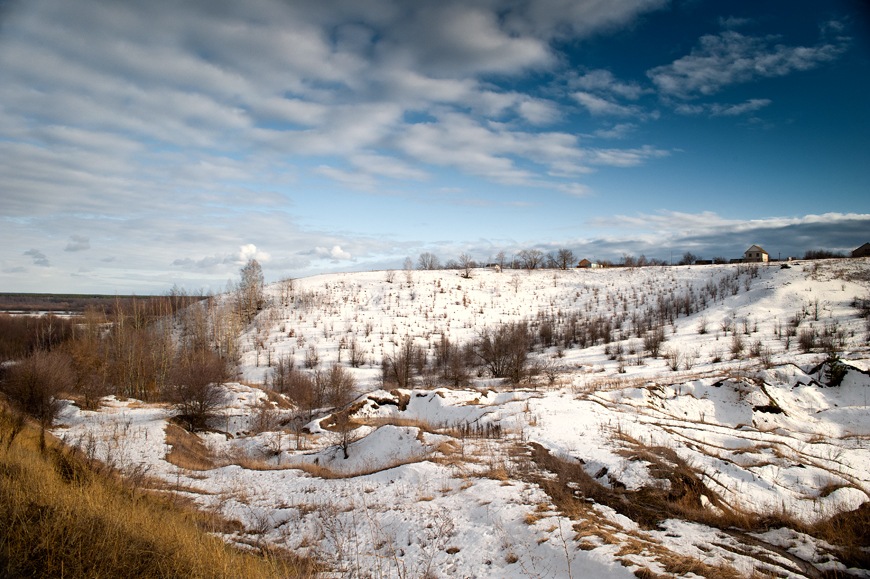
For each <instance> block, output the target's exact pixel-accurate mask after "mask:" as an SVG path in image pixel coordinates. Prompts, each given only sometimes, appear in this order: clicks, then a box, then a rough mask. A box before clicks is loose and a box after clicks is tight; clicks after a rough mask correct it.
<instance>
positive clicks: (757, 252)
mask: <svg viewBox="0 0 870 579" xmlns="http://www.w3.org/2000/svg"><path fill="white" fill-rule="evenodd" d="M743 261H744V262H745V263H767V262H768V261H770V255H768V253H767V252H766V251H764V248H763V247H761V246H760V245H753V246H752V247H750V248H749V249H747V250H746V251H744V252H743Z"/></svg>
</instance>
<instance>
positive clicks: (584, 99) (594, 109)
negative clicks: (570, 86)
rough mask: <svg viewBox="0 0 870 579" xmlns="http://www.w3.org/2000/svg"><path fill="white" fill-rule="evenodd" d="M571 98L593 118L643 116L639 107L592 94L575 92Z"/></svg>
mask: <svg viewBox="0 0 870 579" xmlns="http://www.w3.org/2000/svg"><path fill="white" fill-rule="evenodd" d="M572 96H573V97H574V99H575V100H576V101H577V102H578V103H580V104H581V105H582V106H583V107H584V108H585V109H586V110H587V111H589V114H591V115H593V116H599V115H601V116H617V117H627V116H641V115H642V114H643V113H642V111H641V109H640V108H639V107H636V106H626V105H621V104H619V103H616V102H614V101H612V100H609V99H606V98H603V97H599V96H596V95H593V94H592V93H588V92H582V91H580V92H575V93H574V94H573V95H572Z"/></svg>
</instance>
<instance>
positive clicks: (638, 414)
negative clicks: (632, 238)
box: [55, 260, 870, 577]
mask: <svg viewBox="0 0 870 579" xmlns="http://www.w3.org/2000/svg"><path fill="white" fill-rule="evenodd" d="M267 289H268V293H269V304H270V305H269V307H267V308H266V309H264V310H263V311H261V312H260V313H259V314H258V316H257V318H256V319H255V320H254V322H253V323H252V324H251V325H250V326H249V327H248V328H247V330H246V332H245V334H244V336H243V339H242V343H243V345H244V348H243V350H244V351H243V353H242V357H241V369H240V376H239V380H238V382H234V383H230V384H227V385H225V389H226V392H227V399H226V401H225V405H224V407H223V408H222V409H221V410H220V411H219V413H218V416H216V417H215V418H214V419H213V420H212V423H211V427H212V428H211V430H210V431H209V432H207V433H199V434H198V435H192V434H190V433H187V432H185V431H183V430H182V429H181V428H179V427H178V426H177V425H176V424H175V423H174V422H173V421H172V420H171V418H172V415H173V411H172V409H171V408H168V407H167V406H165V405H148V404H144V403H141V402H139V401H136V400H129V399H128V400H118V399H115V398H107V399H105V400H104V404H103V407H102V408H101V409H100V410H98V411H85V410H80V409H79V408H77V407H75V406H72V405H70V406H68V407H67V408H66V410H65V411H64V412H63V413H62V416H61V421H60V422H61V424H60V426H59V427H58V428H57V429H56V431H55V433H56V434H57V435H58V436H61V437H62V438H63V439H64V440H65V441H67V442H68V443H69V444H73V445H76V446H79V447H81V448H82V449H83V450H85V451H86V453H88V454H89V455H91V456H95V457H97V458H100V459H102V460H105V461H107V462H108V463H110V464H112V465H114V466H116V467H117V468H119V469H121V470H122V471H129V472H141V471H142V470H143V469H144V470H146V471H147V472H148V474H149V475H151V476H153V477H157V478H159V479H162V480H163V481H164V482H165V483H167V484H168V485H169V486H170V487H172V489H174V490H173V492H176V493H179V494H181V495H185V496H186V497H189V498H191V499H192V500H193V501H195V502H196V503H198V504H199V505H201V506H202V507H203V508H204V509H214V510H217V511H219V512H220V513H221V514H222V515H224V516H226V517H228V518H230V519H234V520H238V521H239V522H240V523H241V525H240V527H241V528H242V529H243V530H240V531H238V532H236V533H234V534H231V535H225V536H224V537H223V538H225V539H226V540H227V541H230V542H234V543H238V544H244V545H251V546H255V547H256V546H262V545H267V544H275V545H280V546H282V547H287V548H290V549H292V550H295V551H297V552H300V553H304V554H308V555H312V556H315V557H317V558H319V559H321V560H322V561H323V562H324V563H326V564H327V565H329V566H330V567H331V568H333V569H334V570H336V571H337V572H338V573H339V575H341V576H345V575H346V576H358V577H453V576H468V577H471V576H475V577H483V576H493V577H572V576H573V577H585V576H590V577H591V576H594V577H633V576H643V577H656V576H697V575H701V576H706V577H746V576H752V575H753V574H755V575H756V576H769V575H776V576H795V577H821V576H834V575H835V574H836V573H841V574H844V575H855V576H867V575H868V571H867V569H868V567H870V563H868V561H870V558H868V551H867V548H868V541H867V537H866V530H865V529H866V527H867V522H868V506H867V505H868V499H870V472H868V469H867V465H868V464H870V447H868V440H870V416H868V414H867V402H868V391H870V374H868V369H870V350H868V335H870V325H868V317H867V314H868V311H867V308H868V305H867V304H868V302H867V298H868V297H870V261H867V260H829V261H824V262H821V261H820V262H807V263H805V264H796V265H793V266H792V267H790V268H789V269H781V268H780V267H778V266H773V265H772V266H761V267H757V266H734V265H723V266H694V267H654V268H653V267H650V268H636V269H609V270H593V271H580V270H569V271H553V270H537V271H532V272H525V271H505V272H503V273H498V272H495V271H489V270H473V271H472V272H471V277H470V278H469V279H465V278H463V277H461V276H460V275H459V272H456V271H444V270H442V271H413V272H404V271H399V272H369V273H348V274H334V275H323V276H317V277H312V278H306V279H300V280H295V281H294V282H293V284H292V285H291V284H288V283H281V284H274V285H272V286H269V287H268V288H267ZM517 344H519V345H520V346H519V347H517ZM486 345H488V346H491V347H490V348H489V349H487V348H486V347H484V346H486ZM385 361H386V364H385V363H384V362H385ZM336 366H337V367H339V368H341V372H338V373H336V374H335V376H338V378H340V377H341V376H350V377H352V379H353V380H352V385H353V387H354V391H353V396H350V397H347V396H344V397H341V396H339V395H338V394H336V396H337V398H335V400H339V399H340V400H341V401H342V402H347V404H346V405H345V404H342V405H341V406H340V407H338V408H336V409H333V408H330V407H328V406H319V405H317V404H314V403H311V402H310V401H311V400H312V398H310V397H305V396H302V394H301V392H302V390H301V389H302V388H303V387H304V388H312V385H313V389H314V390H317V389H320V390H322V391H326V390H329V389H330V388H332V389H334V390H335V391H336V392H339V391H340V390H341V384H345V385H347V383H346V382H341V380H338V379H336V380H333V381H332V382H330V376H332V374H330V372H331V371H332V369H333V368H334V367H336ZM385 368H386V370H385ZM494 374H496V375H497V376H494ZM264 386H271V387H272V390H271V391H268V392H267V391H266V389H264V388H263V387H264ZM329 392H332V390H329ZM339 393H340V392H339ZM320 394H321V396H320V398H317V400H319V401H321V403H322V401H323V400H324V399H325V398H324V397H323V392H321V393H320ZM306 401H307V402H306ZM306 404H307V406H306ZM826 573H827V575H825V574H826ZM692 574H694V575H692Z"/></svg>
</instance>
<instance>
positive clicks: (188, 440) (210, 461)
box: [166, 423, 217, 470]
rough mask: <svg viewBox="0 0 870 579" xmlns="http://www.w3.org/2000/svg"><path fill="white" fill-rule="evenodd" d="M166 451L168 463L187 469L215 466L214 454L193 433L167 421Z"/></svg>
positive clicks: (207, 468) (203, 468) (208, 468)
mask: <svg viewBox="0 0 870 579" xmlns="http://www.w3.org/2000/svg"><path fill="white" fill-rule="evenodd" d="M166 444H168V445H169V446H170V447H171V448H170V450H169V452H167V453H166V460H167V462H169V463H170V464H174V465H175V466H177V467H179V468H183V469H187V470H211V469H213V468H215V467H216V466H217V464H216V463H215V460H214V456H212V453H211V452H210V451H209V449H208V447H207V446H206V445H205V444H203V442H202V440H200V438H199V437H198V436H196V435H195V434H193V433H191V432H188V431H187V430H185V429H183V428H181V427H180V426H177V425H175V424H172V423H169V424H167V425H166Z"/></svg>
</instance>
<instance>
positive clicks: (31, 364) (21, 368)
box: [0, 351, 74, 449]
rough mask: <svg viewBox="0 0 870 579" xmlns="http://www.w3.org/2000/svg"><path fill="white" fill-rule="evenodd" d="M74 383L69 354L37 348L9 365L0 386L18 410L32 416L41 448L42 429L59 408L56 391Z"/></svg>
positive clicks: (50, 421) (43, 437) (68, 387)
mask: <svg viewBox="0 0 870 579" xmlns="http://www.w3.org/2000/svg"><path fill="white" fill-rule="evenodd" d="M73 384H74V379H73V370H72V367H71V365H70V360H69V356H67V355H66V354H61V353H59V352H44V351H37V352H34V353H33V354H32V355H31V356H29V357H27V358H25V359H24V360H22V361H21V362H19V363H17V364H15V365H13V366H11V367H10V368H9V370H8V376H6V377H5V378H4V379H3V380H2V381H0V389H2V391H3V393H4V394H6V396H7V397H8V398H9V400H10V402H12V404H13V405H14V406H16V407H17V408H18V409H19V410H20V411H21V412H24V413H26V414H29V415H31V416H33V417H34V418H35V419H36V420H37V421H38V422H39V426H40V437H39V445H40V448H41V449H44V448H45V431H46V429H47V428H49V427H51V425H52V424H53V423H54V419H55V418H57V414H58V413H59V412H60V410H61V408H62V407H63V402H62V401H61V400H60V393H61V392H64V391H66V390H69V389H70V388H71V387H72V386H73Z"/></svg>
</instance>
